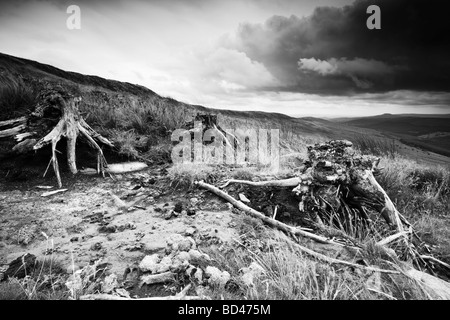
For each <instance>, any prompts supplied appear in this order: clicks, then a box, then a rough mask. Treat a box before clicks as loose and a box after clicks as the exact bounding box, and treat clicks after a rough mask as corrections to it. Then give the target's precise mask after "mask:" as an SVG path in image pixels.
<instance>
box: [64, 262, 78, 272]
mask: <svg viewBox="0 0 450 320" xmlns="http://www.w3.org/2000/svg"><path fill="white" fill-rule="evenodd" d="M78 270H80V267H79V266H77V265H76V264H70V265H69V266H68V267H67V268H66V273H67V274H73V273H74V272H76V271H78Z"/></svg>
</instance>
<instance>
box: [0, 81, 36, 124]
mask: <svg viewBox="0 0 450 320" xmlns="http://www.w3.org/2000/svg"><path fill="white" fill-rule="evenodd" d="M37 98H38V92H37V90H36V89H35V88H34V87H32V86H31V85H29V84H25V82H24V81H23V80H22V78H13V77H6V76H4V75H0V121H2V120H9V119H14V118H18V117H21V116H24V115H26V114H27V113H28V112H29V111H30V110H31V109H32V108H34V106H35V104H36V103H37Z"/></svg>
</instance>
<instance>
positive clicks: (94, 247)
mask: <svg viewBox="0 0 450 320" xmlns="http://www.w3.org/2000/svg"><path fill="white" fill-rule="evenodd" d="M101 249H102V243H101V242H96V243H94V244H93V245H92V246H91V250H92V251H98V250H101Z"/></svg>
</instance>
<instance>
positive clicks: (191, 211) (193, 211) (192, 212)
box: [186, 208, 197, 216]
mask: <svg viewBox="0 0 450 320" xmlns="http://www.w3.org/2000/svg"><path fill="white" fill-rule="evenodd" d="M196 212H197V211H196V210H195V209H192V208H189V209H187V212H186V214H187V215H188V216H193V215H195V214H196Z"/></svg>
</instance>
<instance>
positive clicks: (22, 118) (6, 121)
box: [0, 117, 27, 128]
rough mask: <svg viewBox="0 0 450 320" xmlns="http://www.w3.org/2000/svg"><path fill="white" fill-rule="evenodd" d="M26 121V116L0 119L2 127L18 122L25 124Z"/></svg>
mask: <svg viewBox="0 0 450 320" xmlns="http://www.w3.org/2000/svg"><path fill="white" fill-rule="evenodd" d="M26 122H27V118H26V117H20V118H16V119H11V120H5V121H0V128H1V127H6V126H12V125H13V124H18V123H19V124H23V123H26Z"/></svg>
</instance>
